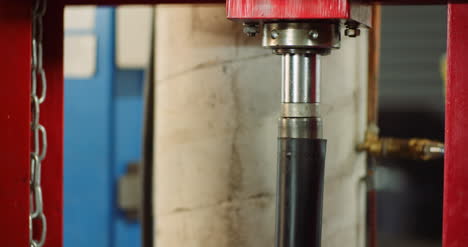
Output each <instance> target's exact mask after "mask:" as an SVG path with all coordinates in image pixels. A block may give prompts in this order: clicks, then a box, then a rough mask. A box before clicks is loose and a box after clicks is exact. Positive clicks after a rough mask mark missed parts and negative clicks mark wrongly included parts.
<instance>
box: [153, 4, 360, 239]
mask: <svg viewBox="0 0 468 247" xmlns="http://www.w3.org/2000/svg"><path fill="white" fill-rule="evenodd" d="M363 33H364V34H363V35H362V36H361V37H359V38H356V39H350V38H343V41H342V48H341V49H340V50H338V51H334V52H333V53H332V55H330V56H327V57H323V58H322V79H323V80H322V81H323V84H322V101H323V107H322V111H323V116H324V120H323V121H324V136H325V138H327V139H328V156H327V159H326V178H325V197H324V216H323V240H322V241H323V245H322V246H324V247H342V246H347V247H354V246H356V247H357V246H364V223H365V222H364V211H365V210H364V207H365V203H364V200H365V184H364V183H363V180H362V177H363V175H364V173H365V163H364V162H365V157H364V155H362V154H358V153H356V152H355V145H356V144H357V143H358V142H359V141H360V140H361V139H362V138H363V135H364V130H365V119H366V83H367V73H366V68H367V32H366V31H363ZM155 54H156V55H155V57H156V58H155V59H156V106H155V107H156V108H155V109H156V121H155V122H156V123H155V124H156V126H155V128H156V135H155V141H156V150H155V164H156V169H155V183H154V186H155V190H154V191H155V201H156V207H155V215H156V227H155V233H154V234H155V236H156V245H157V246H163V247H172V246H181V247H182V246H183V247H271V246H274V218H275V213H274V208H275V189H276V165H277V164H276V148H277V143H276V137H277V119H278V117H279V108H280V104H279V102H280V76H281V71H280V57H278V56H275V55H272V54H271V51H269V50H266V49H263V48H262V47H261V42H260V38H258V37H257V38H248V37H246V36H245V35H244V34H243V33H242V24H240V23H234V22H231V21H229V20H226V18H225V9H224V6H223V5H180V6H175V5H161V6H158V7H157V9H156V53H155Z"/></svg>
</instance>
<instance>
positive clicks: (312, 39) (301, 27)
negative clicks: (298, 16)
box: [263, 22, 340, 51]
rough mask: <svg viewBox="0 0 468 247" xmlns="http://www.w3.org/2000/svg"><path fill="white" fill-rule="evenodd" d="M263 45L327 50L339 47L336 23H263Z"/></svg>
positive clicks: (279, 47) (338, 33) (274, 47)
mask: <svg viewBox="0 0 468 247" xmlns="http://www.w3.org/2000/svg"><path fill="white" fill-rule="evenodd" d="M263 46H264V47H268V48H272V49H316V50H319V51H320V50H323V51H326V50H329V49H332V48H339V47H340V32H339V27H338V24H336V23H323V22H322V23H314V22H277V23H265V24H264V25H263Z"/></svg>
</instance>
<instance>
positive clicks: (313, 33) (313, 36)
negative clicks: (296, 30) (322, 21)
mask: <svg viewBox="0 0 468 247" xmlns="http://www.w3.org/2000/svg"><path fill="white" fill-rule="evenodd" d="M309 37H310V38H311V39H318V37H319V33H318V32H317V30H311V31H310V32H309Z"/></svg>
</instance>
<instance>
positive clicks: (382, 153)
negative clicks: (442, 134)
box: [357, 128, 444, 161]
mask: <svg viewBox="0 0 468 247" xmlns="http://www.w3.org/2000/svg"><path fill="white" fill-rule="evenodd" d="M357 149H358V151H366V152H367V153H368V154H369V155H371V156H374V157H382V158H400V159H412V160H425V161H426V160H432V159H437V158H441V157H443V156H444V144H443V143H441V142H438V141H433V140H429V139H420V138H410V139H402V138H393V137H379V135H378V131H377V130H376V128H369V130H368V131H367V132H366V139H365V141H364V143H361V144H359V145H358V148H357Z"/></svg>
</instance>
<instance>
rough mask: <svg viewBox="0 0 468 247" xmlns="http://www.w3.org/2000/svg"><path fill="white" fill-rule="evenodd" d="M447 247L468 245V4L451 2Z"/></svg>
mask: <svg viewBox="0 0 468 247" xmlns="http://www.w3.org/2000/svg"><path fill="white" fill-rule="evenodd" d="M447 61H448V67H447V100H446V109H445V112H446V113H445V114H446V116H445V149H446V153H445V179H444V183H445V185H444V226H443V246H444V247H465V246H468V229H467V226H468V155H467V146H468V70H467V69H466V68H467V65H468V4H449V7H448V42H447Z"/></svg>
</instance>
